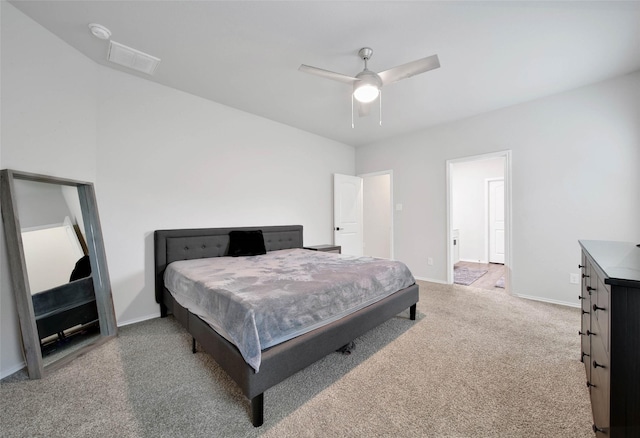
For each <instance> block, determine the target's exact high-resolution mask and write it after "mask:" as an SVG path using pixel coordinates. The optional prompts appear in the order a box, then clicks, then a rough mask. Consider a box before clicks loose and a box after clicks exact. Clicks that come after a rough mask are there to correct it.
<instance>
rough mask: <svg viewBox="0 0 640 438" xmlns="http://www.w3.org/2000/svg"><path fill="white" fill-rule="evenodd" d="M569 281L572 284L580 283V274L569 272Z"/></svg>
mask: <svg viewBox="0 0 640 438" xmlns="http://www.w3.org/2000/svg"><path fill="white" fill-rule="evenodd" d="M569 283H571V284H578V283H580V274H569Z"/></svg>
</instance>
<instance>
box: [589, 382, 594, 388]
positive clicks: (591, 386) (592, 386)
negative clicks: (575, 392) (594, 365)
mask: <svg viewBox="0 0 640 438" xmlns="http://www.w3.org/2000/svg"><path fill="white" fill-rule="evenodd" d="M595 387H596V385H594V384H593V383H591V382H587V388H595Z"/></svg>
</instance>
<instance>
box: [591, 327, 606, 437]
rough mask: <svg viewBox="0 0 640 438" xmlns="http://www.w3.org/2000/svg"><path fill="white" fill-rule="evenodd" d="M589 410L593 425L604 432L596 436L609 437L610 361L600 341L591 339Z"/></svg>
mask: <svg viewBox="0 0 640 438" xmlns="http://www.w3.org/2000/svg"><path fill="white" fill-rule="evenodd" d="M590 359H591V360H590V365H591V384H592V385H593V386H591V388H590V392H591V408H592V411H593V422H594V425H595V426H596V427H597V428H598V429H601V430H603V431H604V432H597V433H596V436H598V437H604V436H609V425H610V409H609V408H610V404H609V403H610V382H611V377H610V373H611V370H610V367H609V365H610V361H609V355H608V354H607V353H606V352H605V349H604V345H603V343H602V342H601V339H600V338H598V339H596V338H595V337H592V340H591V358H590Z"/></svg>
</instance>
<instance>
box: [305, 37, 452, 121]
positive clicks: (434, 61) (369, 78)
mask: <svg viewBox="0 0 640 438" xmlns="http://www.w3.org/2000/svg"><path fill="white" fill-rule="evenodd" d="M372 55H373V50H371V48H370V47H363V48H362V49H360V50H359V51H358V56H360V58H362V60H363V61H364V70H363V71H361V72H360V73H358V74H357V75H355V77H354V76H349V75H345V74H342V73H336V72H333V71H329V70H324V69H322V68H318V67H311V66H310V65H305V64H301V65H300V67H298V70H300V71H302V72H305V73H310V74H312V75H317V76H321V77H324V78H326V79H331V80H333V81H338V82H342V83H345V84H349V85H351V86H352V87H353V93H352V94H351V127H352V128H353V127H354V123H353V110H354V106H355V105H354V100H357V101H358V103H357V107H358V114H359V115H360V117H364V116H367V115H368V114H369V111H370V110H371V106H372V102H373V101H374V100H376V99H378V103H379V105H380V125H381V126H382V86H383V85H387V84H392V83H394V82H396V81H399V80H401V79H407V78H410V77H411V76H415V75H417V74H420V73H424V72H426V71H429V70H433V69H436V68H439V67H440V61H439V60H438V55H431V56H427V57H426V58H422V59H417V60H415V61H411V62H408V63H406V64H402V65H399V66H397V67H393V68H390V69H389V70H385V71H383V72H380V73H376V72H373V71H371V70H369V69H368V68H367V62H368V61H369V59H371V56H372Z"/></svg>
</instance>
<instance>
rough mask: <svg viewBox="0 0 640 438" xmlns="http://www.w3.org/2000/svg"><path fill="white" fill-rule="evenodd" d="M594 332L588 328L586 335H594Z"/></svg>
mask: <svg viewBox="0 0 640 438" xmlns="http://www.w3.org/2000/svg"><path fill="white" fill-rule="evenodd" d="M595 335H596V334H595V333H594V332H592V331H590V330H587V336H595Z"/></svg>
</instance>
